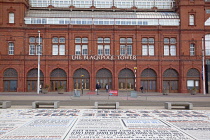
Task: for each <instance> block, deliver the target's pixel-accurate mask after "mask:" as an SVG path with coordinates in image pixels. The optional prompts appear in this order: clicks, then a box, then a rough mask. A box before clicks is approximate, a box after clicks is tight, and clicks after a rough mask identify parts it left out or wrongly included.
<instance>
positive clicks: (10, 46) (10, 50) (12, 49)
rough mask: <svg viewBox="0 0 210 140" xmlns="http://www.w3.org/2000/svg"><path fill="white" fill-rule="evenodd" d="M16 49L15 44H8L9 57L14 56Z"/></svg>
mask: <svg viewBox="0 0 210 140" xmlns="http://www.w3.org/2000/svg"><path fill="white" fill-rule="evenodd" d="M14 49H15V47H14V43H13V42H9V44H8V54H9V55H14Z"/></svg>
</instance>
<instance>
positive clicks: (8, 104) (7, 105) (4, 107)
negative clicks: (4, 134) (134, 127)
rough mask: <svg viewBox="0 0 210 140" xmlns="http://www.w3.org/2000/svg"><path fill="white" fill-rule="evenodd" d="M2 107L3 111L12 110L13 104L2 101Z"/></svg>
mask: <svg viewBox="0 0 210 140" xmlns="http://www.w3.org/2000/svg"><path fill="white" fill-rule="evenodd" d="M0 107H1V108H3V109H6V108H10V107H11V102H10V101H0Z"/></svg>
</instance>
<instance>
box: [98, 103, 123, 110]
mask: <svg viewBox="0 0 210 140" xmlns="http://www.w3.org/2000/svg"><path fill="white" fill-rule="evenodd" d="M119 106H120V105H119V102H95V108H96V109H99V108H113V107H114V108H115V109H118V108H119Z"/></svg>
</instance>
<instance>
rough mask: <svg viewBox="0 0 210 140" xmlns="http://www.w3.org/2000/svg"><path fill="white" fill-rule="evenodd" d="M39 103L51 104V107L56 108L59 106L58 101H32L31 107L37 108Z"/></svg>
mask: <svg viewBox="0 0 210 140" xmlns="http://www.w3.org/2000/svg"><path fill="white" fill-rule="evenodd" d="M40 105H53V108H54V109H57V108H59V106H60V102H59V101H34V102H32V108H33V109H36V108H39V107H40Z"/></svg>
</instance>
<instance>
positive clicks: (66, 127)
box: [0, 109, 210, 140]
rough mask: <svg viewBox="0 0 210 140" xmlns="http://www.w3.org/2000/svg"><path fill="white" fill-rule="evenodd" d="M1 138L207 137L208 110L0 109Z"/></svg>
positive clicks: (152, 139)
mask: <svg viewBox="0 0 210 140" xmlns="http://www.w3.org/2000/svg"><path fill="white" fill-rule="evenodd" d="M0 118H1V120H0V139H1V140H11V139H12V140H209V139H210V110H164V109H163V110H161V109H153V110H152V109H147V110H145V109H1V110H0Z"/></svg>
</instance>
